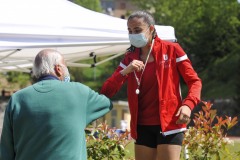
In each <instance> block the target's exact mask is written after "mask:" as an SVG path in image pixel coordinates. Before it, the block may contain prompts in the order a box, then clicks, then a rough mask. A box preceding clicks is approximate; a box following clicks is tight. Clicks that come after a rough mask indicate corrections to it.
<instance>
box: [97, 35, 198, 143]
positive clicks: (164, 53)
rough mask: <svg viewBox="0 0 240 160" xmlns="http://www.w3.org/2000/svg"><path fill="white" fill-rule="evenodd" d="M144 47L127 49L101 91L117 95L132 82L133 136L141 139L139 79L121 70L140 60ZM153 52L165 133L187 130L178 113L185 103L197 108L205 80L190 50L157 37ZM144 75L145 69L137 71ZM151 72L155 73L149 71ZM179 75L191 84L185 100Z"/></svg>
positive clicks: (138, 73)
mask: <svg viewBox="0 0 240 160" xmlns="http://www.w3.org/2000/svg"><path fill="white" fill-rule="evenodd" d="M139 53H140V50H139V49H138V48H136V49H135V51H134V52H127V53H126V54H125V57H124V59H123V60H122V62H121V63H120V65H119V66H118V68H117V69H116V70H115V72H114V73H113V74H112V76H111V77H110V78H108V79H107V80H106V82H105V83H104V84H103V86H102V89H101V93H102V94H105V95H106V96H108V97H112V96H113V95H115V94H116V93H117V92H118V91H119V89H120V88H121V86H122V85H123V83H124V82H126V81H127V83H128V85H127V87H128V91H127V92H128V103H129V108H130V113H131V123H130V128H131V136H132V138H134V139H136V138H137V132H136V129H137V119H138V118H137V115H138V114H137V113H138V95H137V94H136V93H135V91H136V89H137V82H136V79H135V76H134V72H132V73H129V74H128V75H126V76H122V75H121V74H120V71H121V70H122V69H124V68H126V67H127V66H128V65H129V63H131V62H132V61H133V60H134V59H136V60H140V58H139V57H140V55H139ZM152 55H153V57H154V59H155V63H156V64H155V65H156V75H157V80H158V87H159V89H158V90H159V115H160V124H161V129H162V134H163V135H170V134H174V133H178V132H182V131H184V130H186V124H176V121H177V119H178V118H179V117H176V116H175V115H176V113H177V111H178V109H179V107H181V106H182V105H187V106H189V107H190V108H191V109H193V108H194V107H195V106H196V105H197V104H198V103H199V102H200V94H201V88H202V83H201V80H200V78H199V77H198V75H197V73H196V72H195V71H194V69H193V67H192V65H191V62H190V60H189V59H188V57H187V55H186V53H185V52H184V51H183V49H182V48H181V47H180V45H179V44H178V43H172V42H167V41H162V40H160V39H159V38H158V37H156V38H155V42H154V46H153V49H152ZM136 74H137V76H138V78H140V75H141V72H136ZM149 74H151V73H149ZM179 74H180V75H181V76H182V77H183V79H184V81H185V82H186V84H187V86H188V89H189V91H188V94H187V97H186V98H185V99H184V100H182V98H181V89H180V82H179V81H180V80H179V78H180V77H179Z"/></svg>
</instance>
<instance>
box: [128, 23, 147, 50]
mask: <svg viewBox="0 0 240 160" xmlns="http://www.w3.org/2000/svg"><path fill="white" fill-rule="evenodd" d="M148 30H149V28H148V29H147V30H146V32H147V31H148ZM146 32H144V33H139V34H128V37H129V40H130V43H131V44H132V45H133V46H134V47H137V48H141V47H144V46H146V45H147V43H148V38H146V37H145V34H146Z"/></svg>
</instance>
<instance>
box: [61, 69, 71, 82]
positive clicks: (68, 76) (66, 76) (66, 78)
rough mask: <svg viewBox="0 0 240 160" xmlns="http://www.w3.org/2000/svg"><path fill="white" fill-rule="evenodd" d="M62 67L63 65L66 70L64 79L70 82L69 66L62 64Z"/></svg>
mask: <svg viewBox="0 0 240 160" xmlns="http://www.w3.org/2000/svg"><path fill="white" fill-rule="evenodd" d="M61 67H63V70H64V79H63V81H64V82H70V74H69V71H68V68H67V67H66V66H65V65H61Z"/></svg>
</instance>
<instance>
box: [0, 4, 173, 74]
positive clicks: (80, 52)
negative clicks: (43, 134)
mask: <svg viewBox="0 0 240 160" xmlns="http://www.w3.org/2000/svg"><path fill="white" fill-rule="evenodd" d="M156 29H157V33H158V35H159V37H160V38H161V39H163V40H170V41H175V39H176V38H175V33H174V28H173V27H171V26H158V25H156ZM128 47H129V40H128V32H127V22H126V20H123V19H120V18H116V17H112V16H108V15H105V14H102V13H97V12H94V11H91V10H88V9H85V8H83V7H81V6H79V5H76V4H74V3H72V2H70V1H67V0H0V71H8V70H17V71H23V72H30V68H31V67H32V62H33V60H34V57H35V55H36V54H37V53H38V52H39V51H40V50H42V49H43V48H53V49H57V50H59V51H60V52H61V53H62V54H63V55H64V57H65V59H66V61H67V64H68V66H75V67H91V66H93V65H95V66H96V65H99V64H101V63H103V62H105V61H107V60H110V59H113V58H115V57H117V56H119V55H122V54H124V52H125V51H126V49H127V48H128ZM107 55H111V56H112V57H110V58H107V59H105V60H104V61H101V62H96V63H95V64H81V63H77V61H79V60H82V59H88V58H90V57H94V56H107Z"/></svg>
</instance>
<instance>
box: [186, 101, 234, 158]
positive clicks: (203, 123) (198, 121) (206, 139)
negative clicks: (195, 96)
mask: <svg viewBox="0 0 240 160" xmlns="http://www.w3.org/2000/svg"><path fill="white" fill-rule="evenodd" d="M203 103H204V106H202V110H201V111H199V112H198V113H195V114H194V115H195V117H194V119H193V122H194V126H193V127H189V129H188V130H187V131H186V133H185V138H184V141H183V148H184V149H185V151H188V154H186V153H185V154H186V156H187V157H186V158H190V159H193V160H209V159H212V157H214V156H215V157H216V159H217V160H220V159H221V157H220V153H221V152H222V153H224V151H225V153H229V151H228V150H227V148H226V145H227V144H233V141H231V140H229V139H228V138H227V137H226V136H227V131H228V130H229V129H231V128H232V127H233V126H234V125H236V124H237V117H234V118H231V117H228V116H225V117H219V116H217V110H212V109H211V107H212V104H211V103H210V102H203ZM236 154H238V153H236ZM232 156H233V155H230V154H228V155H226V154H225V157H224V159H226V158H228V159H230V158H231V157H232Z"/></svg>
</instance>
